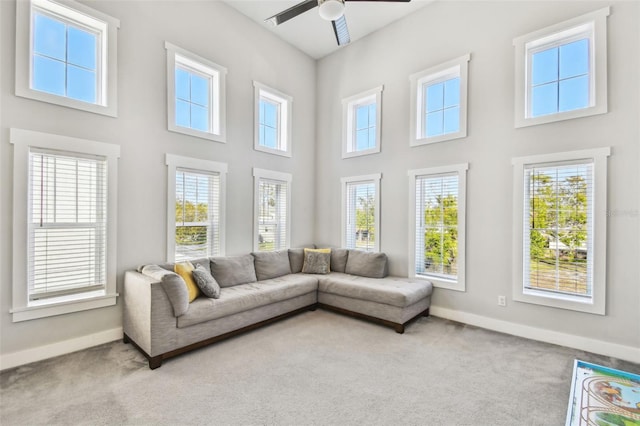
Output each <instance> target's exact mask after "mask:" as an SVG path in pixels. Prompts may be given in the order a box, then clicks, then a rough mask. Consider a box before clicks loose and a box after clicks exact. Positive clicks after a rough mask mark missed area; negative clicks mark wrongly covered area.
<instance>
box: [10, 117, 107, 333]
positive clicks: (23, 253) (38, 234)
mask: <svg viewBox="0 0 640 426" xmlns="http://www.w3.org/2000/svg"><path fill="white" fill-rule="evenodd" d="M11 141H12V143H14V144H15V145H16V147H15V160H16V162H15V164H14V167H15V174H16V176H15V177H14V183H15V185H16V187H15V188H14V209H15V211H14V215H15V218H14V219H15V221H14V223H15V231H14V249H15V250H14V252H15V255H14V309H13V310H12V313H13V314H14V316H13V320H14V321H23V320H27V319H33V318H40V317H43V316H49V315H57V314H60V313H67V312H73V311H77V310H84V309H90V308H93V307H100V306H108V305H112V304H114V303H115V297H116V295H115V241H114V240H115V235H116V233H115V224H116V217H115V212H116V209H115V189H116V186H117V184H116V177H115V173H116V166H115V161H116V160H115V158H117V156H118V154H119V148H118V147H117V146H113V145H108V144H101V143H99V142H92V141H84V140H78V139H72V138H65V137H61V136H56V135H47V134H43V133H37V132H28V131H25V130H18V129H12V132H11ZM23 173H24V174H23ZM25 177H26V181H25ZM23 190H24V192H23ZM23 229H24V231H25V232H24V234H23V233H22V230H23ZM23 236H26V237H27V238H26V241H25V240H24V238H23ZM25 244H26V247H25Z"/></svg>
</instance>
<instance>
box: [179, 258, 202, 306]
mask: <svg viewBox="0 0 640 426" xmlns="http://www.w3.org/2000/svg"><path fill="white" fill-rule="evenodd" d="M194 269H195V267H194V266H193V264H192V263H191V262H189V261H188V260H186V261H184V262H178V263H176V264H175V266H174V267H173V270H174V272H175V273H176V274H178V275H180V276H181V277H182V279H183V280H184V282H185V284H186V286H187V292H188V293H189V303H191V302H193V301H194V300H196V297H198V296H200V288H199V287H198V285H197V284H196V282H195V281H194V280H193V275H192V273H193V270H194Z"/></svg>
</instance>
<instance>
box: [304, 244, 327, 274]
mask: <svg viewBox="0 0 640 426" xmlns="http://www.w3.org/2000/svg"><path fill="white" fill-rule="evenodd" d="M330 265H331V249H328V248H327V249H308V248H306V249H304V264H303V265H302V273H304V274H328V273H329V272H330V271H331V269H330Z"/></svg>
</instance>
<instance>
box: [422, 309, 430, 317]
mask: <svg viewBox="0 0 640 426" xmlns="http://www.w3.org/2000/svg"><path fill="white" fill-rule="evenodd" d="M422 316H425V317H428V316H429V308H427V310H426V311H424V312H423V314H422Z"/></svg>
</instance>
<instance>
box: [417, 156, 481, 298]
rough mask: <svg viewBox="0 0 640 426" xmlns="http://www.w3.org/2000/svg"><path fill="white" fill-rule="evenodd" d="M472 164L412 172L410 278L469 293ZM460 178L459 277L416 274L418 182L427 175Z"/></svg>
mask: <svg viewBox="0 0 640 426" xmlns="http://www.w3.org/2000/svg"><path fill="white" fill-rule="evenodd" d="M468 169H469V163H462V164H453V165H450V166H440V167H429V168H425V169H413V170H409V171H408V173H407V174H408V176H409V220H408V223H409V273H408V276H409V278H412V279H418V280H420V279H424V280H428V281H431V283H432V284H433V285H434V287H439V288H446V289H449V290H456V291H466V280H465V271H466V217H467V201H466V199H467V170H468ZM452 173H456V174H457V175H458V259H457V261H458V276H457V279H455V280H452V279H449V278H447V277H443V276H440V275H435V274H426V273H425V274H424V275H423V274H416V263H415V262H416V239H417V233H416V229H417V225H418V224H417V223H416V208H417V206H416V203H417V200H416V180H417V179H418V178H419V177H423V176H427V177H428V176H433V177H438V175H445V174H452Z"/></svg>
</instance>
